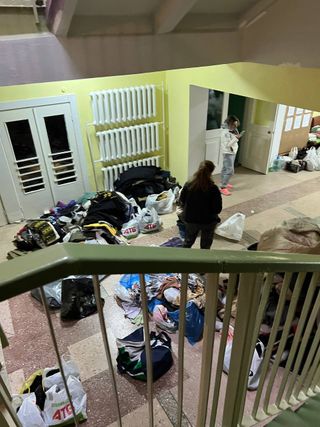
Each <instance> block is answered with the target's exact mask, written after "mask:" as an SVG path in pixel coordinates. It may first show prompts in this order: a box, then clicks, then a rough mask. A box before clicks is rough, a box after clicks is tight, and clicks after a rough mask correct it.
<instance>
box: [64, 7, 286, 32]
mask: <svg viewBox="0 0 320 427" xmlns="http://www.w3.org/2000/svg"><path fill="white" fill-rule="evenodd" d="M69 1H70V0H69ZM72 1H74V2H75V8H74V13H73V16H72V19H71V22H70V26H69V30H68V35H70V36H81V35H82V36H83V35H86V36H88V35H98V34H99V35H102V34H107V35H127V34H131V35H134V34H136V35H139V34H164V33H170V32H179V33H181V32H187V33H190V32H191V33H192V32H210V31H235V30H238V28H239V25H240V24H241V22H242V23H243V22H244V21H245V23H247V22H248V21H249V20H250V19H252V18H254V17H255V16H257V15H258V14H259V13H260V12H261V10H265V9H266V8H268V7H270V5H272V4H273V3H275V2H276V1H281V0H108V1H106V0H90V1H88V0H72ZM251 15H252V16H251Z"/></svg>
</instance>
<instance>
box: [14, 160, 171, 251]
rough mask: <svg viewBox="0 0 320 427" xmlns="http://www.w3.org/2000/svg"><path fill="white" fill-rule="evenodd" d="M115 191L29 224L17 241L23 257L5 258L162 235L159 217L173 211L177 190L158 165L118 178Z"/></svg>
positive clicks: (63, 205)
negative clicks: (56, 246) (59, 245)
mask: <svg viewBox="0 0 320 427" xmlns="http://www.w3.org/2000/svg"><path fill="white" fill-rule="evenodd" d="M115 189H116V190H117V191H101V192H98V193H85V194H84V195H83V196H82V197H81V198H80V199H78V200H71V201H69V202H68V203H64V202H62V201H59V202H58V203H57V205H56V206H55V207H53V208H52V209H50V210H48V211H46V212H44V214H43V215H42V216H41V217H40V218H36V219H30V220H28V221H27V222H26V224H25V225H24V226H23V227H22V228H21V230H20V231H19V232H18V233H17V235H16V236H15V237H14V241H13V243H14V244H15V246H16V248H17V249H18V251H21V252H20V253H16V252H17V251H10V253H9V254H8V256H7V258H8V259H11V258H14V257H15V256H17V255H23V254H24V253H25V252H28V251H34V250H37V249H41V248H44V247H47V246H50V245H52V244H55V243H58V242H77V243H78V242H87V241H91V242H90V243H99V244H127V240H126V239H129V238H132V237H136V236H137V235H138V234H139V232H142V233H149V232H154V231H158V230H160V228H161V221H160V219H159V216H158V214H164V213H169V212H171V211H172V209H173V203H174V201H175V198H176V194H177V190H178V189H179V185H178V184H177V183H176V180H175V178H172V177H171V176H170V172H168V171H163V170H161V168H159V167H157V166H137V167H133V168H130V169H128V170H127V171H124V172H123V173H122V174H121V175H120V176H119V178H118V180H117V181H116V182H115ZM173 190H174V191H173ZM148 198H149V199H148ZM147 199H148V205H147V206H146V207H144V205H145V202H146V200H147ZM141 208H143V209H142V210H141Z"/></svg>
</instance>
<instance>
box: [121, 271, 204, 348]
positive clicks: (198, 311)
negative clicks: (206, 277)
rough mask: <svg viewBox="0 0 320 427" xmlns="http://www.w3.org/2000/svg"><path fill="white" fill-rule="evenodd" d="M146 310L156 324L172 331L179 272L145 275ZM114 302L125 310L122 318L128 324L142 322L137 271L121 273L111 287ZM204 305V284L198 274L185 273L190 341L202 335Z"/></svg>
mask: <svg viewBox="0 0 320 427" xmlns="http://www.w3.org/2000/svg"><path fill="white" fill-rule="evenodd" d="M145 281H146V292H147V298H148V310H149V313H150V315H151V316H152V319H153V321H154V322H155V324H156V326H157V327H158V328H160V329H162V330H164V331H166V332H169V333H174V332H176V330H177V329H178V326H179V314H180V310H179V308H180V287H181V276H180V275H179V274H173V273H168V274H146V275H145ZM115 296H116V300H117V302H118V304H119V305H120V306H121V307H122V308H123V310H124V311H125V317H127V318H129V319H130V320H131V322H132V323H134V324H136V325H141V324H142V323H143V316H142V309H141V294H140V279H139V275H138V274H125V275H123V276H122V277H121V279H120V281H119V284H118V285H117V286H116V288H115ZM204 308H205V284H204V281H203V278H202V276H200V275H198V274H190V275H189V283H188V291H187V306H186V332H185V335H186V337H187V339H188V341H189V342H190V343H191V344H194V343H196V342H198V341H199V340H200V339H201V337H202V332H203V325H204Z"/></svg>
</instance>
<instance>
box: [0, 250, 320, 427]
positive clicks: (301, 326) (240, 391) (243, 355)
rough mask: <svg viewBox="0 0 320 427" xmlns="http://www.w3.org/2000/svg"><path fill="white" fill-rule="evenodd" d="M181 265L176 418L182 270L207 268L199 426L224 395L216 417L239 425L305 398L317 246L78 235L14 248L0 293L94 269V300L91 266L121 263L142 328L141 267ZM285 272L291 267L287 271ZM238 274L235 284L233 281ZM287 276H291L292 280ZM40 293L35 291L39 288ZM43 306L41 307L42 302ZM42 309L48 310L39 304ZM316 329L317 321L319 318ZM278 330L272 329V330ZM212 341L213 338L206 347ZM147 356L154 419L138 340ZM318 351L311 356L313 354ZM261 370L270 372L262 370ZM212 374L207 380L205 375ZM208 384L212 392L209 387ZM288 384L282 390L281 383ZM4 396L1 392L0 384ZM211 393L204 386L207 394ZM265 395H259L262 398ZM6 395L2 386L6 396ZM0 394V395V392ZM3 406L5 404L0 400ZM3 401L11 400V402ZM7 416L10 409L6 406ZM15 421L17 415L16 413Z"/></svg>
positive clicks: (100, 269)
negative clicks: (191, 244)
mask: <svg viewBox="0 0 320 427" xmlns="http://www.w3.org/2000/svg"><path fill="white" fill-rule="evenodd" d="M165 272H174V273H176V272H179V273H182V282H181V306H180V313H181V318H180V322H179V359H178V374H179V375H178V425H181V422H182V411H183V367H184V363H183V359H184V319H185V310H184V309H183V308H184V307H185V304H186V295H187V283H188V273H194V272H205V273H207V276H206V310H205V326H204V332H203V350H202V362H201V378H200V387H199V407H198V416H197V426H198V427H202V426H204V425H205V423H206V422H207V423H209V424H210V426H215V425H217V422H218V421H217V408H218V407H219V406H221V405H223V408H224V409H223V415H222V419H221V420H219V423H221V425H223V426H226V427H233V426H237V425H247V426H249V425H255V424H256V423H258V422H259V421H261V420H266V419H267V418H269V417H270V416H272V415H275V414H277V413H279V412H281V411H282V410H284V409H286V408H288V407H290V406H294V405H296V404H297V403H299V402H301V401H304V400H306V399H307V398H308V396H312V395H314V394H315V393H318V392H319V391H320V388H319V384H320V332H319V334H316V336H315V337H314V342H313V344H312V348H311V350H310V352H311V353H313V354H312V355H311V356H310V357H308V358H307V361H306V362H305V363H306V364H305V366H304V367H303V371H302V373H301V372H300V371H299V369H300V365H299V361H300V362H301V360H302V356H303V353H304V350H305V347H306V343H307V341H308V338H309V337H310V336H311V333H312V331H313V330H314V322H315V321H316V317H317V314H318V311H319V309H320V296H319V292H318V289H319V288H318V284H319V277H320V274H319V273H320V260H319V257H318V256H313V255H301V254H276V253H262V252H251V251H206V250H190V249H181V248H153V247H130V246H100V245H81V244H62V245H55V246H53V247H50V248H47V249H44V250H39V251H37V252H34V253H31V254H29V255H26V256H23V257H20V258H15V259H13V260H11V261H9V262H4V263H2V264H0V301H3V300H6V299H9V298H12V297H14V296H17V295H19V294H21V293H24V292H27V291H30V290H31V289H33V288H36V287H40V288H41V287H42V286H43V285H45V284H46V283H49V282H52V281H55V280H58V279H61V278H64V277H66V276H68V275H71V274H75V275H87V274H90V275H93V278H94V288H95V294H96V299H97V301H100V298H99V296H100V291H99V280H98V276H97V275H99V274H103V275H111V274H122V273H139V274H140V284H141V296H142V309H143V314H144V320H145V322H144V325H145V336H146V337H148V336H149V332H148V321H147V319H148V313H147V301H146V294H145V281H144V273H165ZM276 272H284V273H285V278H284V282H283V286H282V290H281V293H280V295H279V302H278V306H277V311H276V314H275V319H274V325H273V327H272V329H271V333H270V338H269V343H268V346H267V348H266V352H265V359H264V361H263V364H262V367H261V379H260V383H259V387H258V390H257V391H256V392H255V393H256V395H255V402H254V405H253V408H252V409H251V410H250V412H249V413H248V412H246V411H245V407H246V397H247V379H248V373H249V369H250V363H251V359H252V354H253V351H254V348H255V343H256V340H257V337H258V335H259V330H260V325H261V322H262V319H263V315H264V312H265V308H266V304H267V301H268V296H269V293H270V290H271V287H272V278H273V275H274V273H276ZM307 272H311V273H313V274H312V278H311V281H310V286H309V287H308V292H307V295H306V297H305V302H304V305H303V307H302V311H301V312H300V314H299V315H300V317H299V322H298V325H297V329H296V334H295V337H294V340H293V343H292V347H291V349H292V351H291V350H290V354H289V358H288V361H287V364H286V366H285V369H284V372H283V373H282V382H281V385H280V387H279V389H277V390H276V391H274V389H273V385H274V384H273V383H274V379H275V376H276V375H277V373H278V368H279V363H280V359H281V355H282V352H283V349H284V347H285V344H286V341H287V337H288V333H289V330H290V327H291V322H292V319H293V318H294V316H295V313H296V308H297V301H298V298H299V295H300V292H301V288H302V285H303V282H304V280H305V276H306V273H307ZM220 273H229V274H230V277H229V284H228V289H227V298H226V308H225V315H224V320H223V329H222V332H221V337H215V333H214V324H215V318H216V307H217V301H218V283H219V274H220ZM292 273H298V276H297V278H296V279H293V276H292ZM238 278H240V281H239V285H238V284H237V281H238ZM292 281H293V286H292ZM289 286H290V289H291V291H292V297H291V301H290V304H289V307H288V313H287V317H286V321H285V324H284V326H283V332H282V336H281V338H280V342H278V352H277V353H276V356H275V360H274V363H273V365H272V366H271V367H270V364H269V361H270V357H271V351H272V348H273V347H274V342H275V340H276V336H277V332H278V329H279V324H280V318H281V315H282V312H283V307H284V304H285V301H286V295H287V291H288V289H289ZM41 293H42V295H43V291H41ZM236 293H237V315H236V320H235V325H234V328H235V329H234V339H233V346H232V354H231V362H230V370H229V374H228V377H227V388H226V396H227V399H224V398H223V399H222V400H221V396H220V395H219V394H220V389H221V378H222V375H223V374H222V370H223V359H224V353H225V347H226V342H227V334H228V328H229V321H230V317H231V305H232V301H233V299H234V296H235V294H236ZM45 309H46V311H47V307H46V306H45ZM47 313H48V311H47ZM98 314H99V320H100V326H101V331H102V335H103V340H104V346H105V350H106V354H107V359H108V364H109V369H110V371H112V372H113V376H112V379H113V387H114V391H115V392H116V390H117V387H116V376H115V374H114V368H113V365H114V362H113V361H112V359H111V355H110V349H109V344H108V337H107V333H106V325H105V320H104V316H103V310H102V307H101V306H100V304H98ZM47 320H48V323H49V327H50V330H51V335H52V339H53V342H54V344H55V349H56V352H57V357H58V362H59V365H61V358H60V355H59V352H58V348H57V345H56V339H55V335H54V330H53V328H52V324H51V321H50V316H49V315H48V316H47ZM319 331H320V328H319ZM277 339H279V338H278V337H277ZM215 342H217V343H218V346H217V348H215V347H214V345H215ZM146 350H147V360H148V361H149V363H148V384H147V387H148V393H149V422H150V425H153V406H152V401H153V398H152V397H153V388H152V370H151V364H150V360H151V351H150V346H149V341H148V339H147V340H146ZM213 351H215V352H217V356H218V363H217V366H216V370H215V372H214V373H215V377H214V380H212V381H211V375H210V374H211V371H212V354H213ZM318 354H319V357H318ZM267 373H269V374H268V375H269V377H268V375H267ZM213 383H214V384H213ZM210 390H212V391H213V397H210V399H209V395H210ZM288 390H289V392H288ZM272 393H273V394H274V393H276V399H275V401H274V402H273V401H270V397H271V395H272ZM1 396H2V401H3V402H4V403H6V401H5V397H6V396H4V394H3V393H2V394H1V393H0V397H1ZM210 396H211V395H210ZM262 396H263V404H262V405H261V404H260V401H261V400H262ZM7 397H8V396H7ZM0 403H1V402H0ZM7 409H8V408H7ZM9 409H10V408H9ZM117 410H118V418H119V420H118V422H119V425H121V407H120V405H119V401H118V406H117ZM13 417H14V414H13ZM14 418H15V422H16V423H17V420H16V417H14ZM16 425H18V424H16Z"/></svg>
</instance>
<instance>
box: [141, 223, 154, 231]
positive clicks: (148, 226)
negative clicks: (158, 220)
mask: <svg viewBox="0 0 320 427" xmlns="http://www.w3.org/2000/svg"><path fill="white" fill-rule="evenodd" d="M144 228H145V229H146V230H154V229H155V228H157V224H155V223H152V224H146V225H145V226H144Z"/></svg>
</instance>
